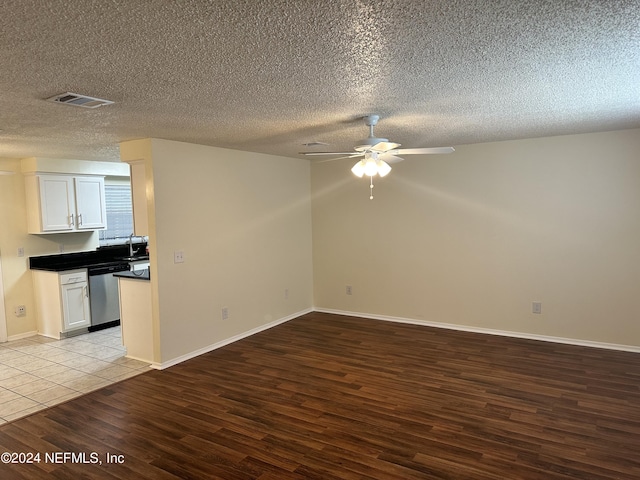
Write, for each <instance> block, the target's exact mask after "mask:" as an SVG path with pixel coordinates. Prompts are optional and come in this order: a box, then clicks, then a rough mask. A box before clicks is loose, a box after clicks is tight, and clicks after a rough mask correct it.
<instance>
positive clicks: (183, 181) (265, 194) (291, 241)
mask: <svg viewBox="0 0 640 480" xmlns="http://www.w3.org/2000/svg"><path fill="white" fill-rule="evenodd" d="M121 154H122V158H123V160H137V159H144V160H145V161H146V164H147V167H149V168H150V169H151V173H149V171H148V172H147V180H148V182H147V201H148V202H149V203H150V208H149V209H148V212H149V228H150V231H149V245H150V248H151V283H152V290H154V291H155V294H154V295H155V300H156V301H157V304H158V305H157V308H156V309H155V311H154V316H155V317H156V318H155V319H154V320H155V329H156V335H157V337H156V339H157V342H159V351H158V352H156V353H157V354H156V358H155V360H156V361H157V362H160V363H167V362H170V361H172V360H174V359H176V358H178V357H180V356H183V355H188V354H190V353H191V352H194V351H197V350H199V349H205V348H207V347H208V346H210V345H214V344H216V343H218V342H221V341H224V340H227V339H229V338H231V337H233V336H235V335H240V334H243V333H245V332H248V331H250V330H252V329H256V328H260V327H261V326H264V325H266V324H269V323H270V322H273V321H277V320H279V319H282V318H285V317H287V316H290V315H292V314H295V313H296V312H301V311H304V310H307V309H310V308H311V307H312V299H313V292H312V263H311V199H310V179H309V164H308V162H306V161H301V160H297V159H291V158H283V157H276V156H271V155H261V154H255V153H248V152H240V151H234V150H226V149H221V148H213V147H206V146H201V145H192V144H187V143H181V142H173V141H166V140H157V139H152V140H149V139H146V140H138V141H132V142H125V143H123V144H122V145H121ZM176 250H181V251H184V254H185V261H184V263H178V264H176V263H174V252H175V251H176ZM154 270H155V271H154ZM287 289H288V291H289V294H288V298H286V299H285V290H287ZM223 307H227V308H228V309H229V318H228V319H227V320H222V319H221V311H222V308H223Z"/></svg>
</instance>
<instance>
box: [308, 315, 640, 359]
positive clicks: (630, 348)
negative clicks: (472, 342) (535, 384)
mask: <svg viewBox="0 0 640 480" xmlns="http://www.w3.org/2000/svg"><path fill="white" fill-rule="evenodd" d="M313 311H314V312H319V313H333V314H336V315H346V316H349V317H362V318H370V319H372V320H384V321H386V322H396V323H410V324H412V325H423V326H425V327H435V328H444V329H448V330H460V331H462V332H473V333H484V334H488V335H500V336H502V337H513V338H524V339H528V340H540V341H542V342H552V343H564V344H567V345H578V346H582V347H594V348H604V349H607V350H620V351H623V352H633V353H640V346H636V345H621V344H617V343H604V342H594V341H591V340H579V339H575V338H564V337H551V336H548V335H537V334H535V333H523V332H512V331H508V330H494V329H491V328H481V327H468V326H466V325H457V324H453V323H440V322H429V321H426V320H415V319H411V318H402V317H390V316H386V315H375V314H370V313H362V312H348V311H343V310H332V309H329V308H314V309H313Z"/></svg>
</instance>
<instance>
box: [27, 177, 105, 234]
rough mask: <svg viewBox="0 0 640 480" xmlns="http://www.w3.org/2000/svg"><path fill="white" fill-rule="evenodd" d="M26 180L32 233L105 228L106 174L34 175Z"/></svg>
mask: <svg viewBox="0 0 640 480" xmlns="http://www.w3.org/2000/svg"><path fill="white" fill-rule="evenodd" d="M25 182H26V183H25V190H26V195H27V229H28V232H29V233H63V232H79V231H89V230H99V229H102V228H106V226H107V211H106V205H105V193H104V177H98V176H72V175H51V174H35V175H26V176H25Z"/></svg>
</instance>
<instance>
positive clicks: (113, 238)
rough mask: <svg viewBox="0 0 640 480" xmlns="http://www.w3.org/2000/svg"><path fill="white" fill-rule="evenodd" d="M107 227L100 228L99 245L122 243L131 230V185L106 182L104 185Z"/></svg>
mask: <svg viewBox="0 0 640 480" xmlns="http://www.w3.org/2000/svg"><path fill="white" fill-rule="evenodd" d="M104 193H105V201H106V202H105V205H106V209H107V228H106V230H100V231H99V232H100V245H108V244H116V243H122V240H123V239H128V238H129V235H131V233H132V232H133V206H132V203H131V185H130V184H128V183H107V184H105V186H104Z"/></svg>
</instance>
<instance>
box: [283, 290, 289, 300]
mask: <svg viewBox="0 0 640 480" xmlns="http://www.w3.org/2000/svg"><path fill="white" fill-rule="evenodd" d="M284 299H285V300H289V289H288V288H285V289H284Z"/></svg>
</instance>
